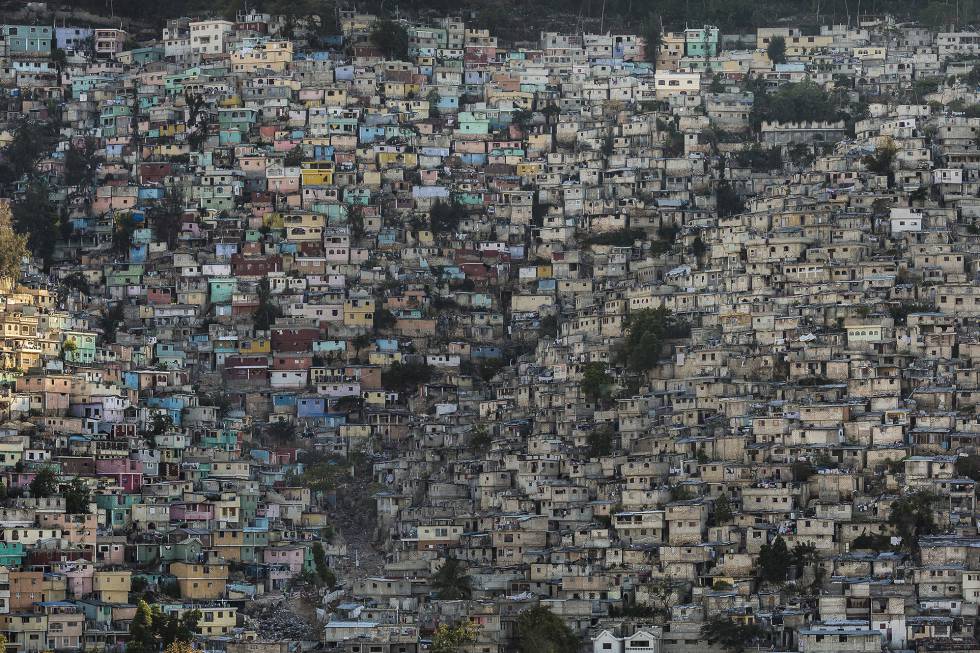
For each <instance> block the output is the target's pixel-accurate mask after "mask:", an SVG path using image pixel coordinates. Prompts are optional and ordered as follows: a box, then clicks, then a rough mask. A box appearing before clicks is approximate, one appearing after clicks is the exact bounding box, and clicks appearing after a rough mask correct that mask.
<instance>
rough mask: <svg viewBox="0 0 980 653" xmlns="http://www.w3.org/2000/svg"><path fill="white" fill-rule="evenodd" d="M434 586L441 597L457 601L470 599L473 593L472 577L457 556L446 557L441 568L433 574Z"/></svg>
mask: <svg viewBox="0 0 980 653" xmlns="http://www.w3.org/2000/svg"><path fill="white" fill-rule="evenodd" d="M431 582H432V587H433V589H435V591H436V596H437V597H438V598H440V599H444V600H449V601H455V600H459V599H468V598H470V596H471V595H472V594H473V589H472V587H471V584H470V577H469V576H468V575H467V574H466V569H465V568H464V567H463V563H462V562H460V561H459V560H457V559H456V558H452V557H449V558H446V561H445V562H444V563H442V566H441V567H439V570H438V571H436V573H435V574H433V576H432V581H431Z"/></svg>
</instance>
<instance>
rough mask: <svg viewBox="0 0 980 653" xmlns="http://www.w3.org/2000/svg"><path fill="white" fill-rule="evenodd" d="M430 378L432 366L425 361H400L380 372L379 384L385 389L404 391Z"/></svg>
mask: <svg viewBox="0 0 980 653" xmlns="http://www.w3.org/2000/svg"><path fill="white" fill-rule="evenodd" d="M431 378H432V367H430V366H429V365H427V364H426V363H415V362H408V363H402V362H400V361H398V362H395V363H392V365H391V367H389V368H388V369H387V370H384V371H383V372H382V373H381V385H382V386H383V387H384V388H385V389H386V390H393V391H396V392H406V391H408V390H413V389H415V388H417V387H418V386H419V385H421V384H423V383H428V382H429V380H430V379H431Z"/></svg>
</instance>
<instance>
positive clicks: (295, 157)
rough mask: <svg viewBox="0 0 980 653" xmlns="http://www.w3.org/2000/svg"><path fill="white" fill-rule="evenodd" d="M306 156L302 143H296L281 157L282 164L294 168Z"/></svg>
mask: <svg viewBox="0 0 980 653" xmlns="http://www.w3.org/2000/svg"><path fill="white" fill-rule="evenodd" d="M305 158H306V153H305V152H304V151H303V146H302V145H297V146H296V147H294V148H293V149H291V150H289V151H288V152H286V157H285V158H284V159H283V164H284V165H286V166H288V167H291V168H295V167H297V166H299V165H300V164H301V163H303V160H304V159H305Z"/></svg>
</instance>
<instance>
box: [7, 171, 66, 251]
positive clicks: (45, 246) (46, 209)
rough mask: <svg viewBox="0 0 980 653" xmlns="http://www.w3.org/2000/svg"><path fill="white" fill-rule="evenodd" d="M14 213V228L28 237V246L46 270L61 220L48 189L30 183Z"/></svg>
mask: <svg viewBox="0 0 980 653" xmlns="http://www.w3.org/2000/svg"><path fill="white" fill-rule="evenodd" d="M13 211H14V227H15V228H16V229H17V231H19V232H20V233H22V234H27V246H28V247H29V248H30V250H31V251H32V252H33V253H34V254H35V255H36V256H37V257H39V258H40V259H42V260H43V261H44V265H45V267H47V266H48V265H49V264H50V263H51V258H52V257H53V256H54V248H55V244H56V243H57V242H58V236H59V234H60V218H59V215H58V211H57V209H56V208H55V205H54V203H53V202H52V201H51V198H50V196H49V193H48V187H47V185H46V184H44V183H43V182H33V183H31V184H30V185H29V186H28V188H27V191H26V192H25V193H24V195H23V197H22V198H21V199H20V201H18V202H17V203H16V204H14V207H13Z"/></svg>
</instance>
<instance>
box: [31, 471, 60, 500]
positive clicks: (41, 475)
mask: <svg viewBox="0 0 980 653" xmlns="http://www.w3.org/2000/svg"><path fill="white" fill-rule="evenodd" d="M30 490H31V496H32V497H34V498H35V499H44V498H46V497H50V496H51V495H53V494H54V493H55V492H57V491H58V476H57V474H55V471H54V469H52V468H51V467H42V468H41V469H39V470H38V471H37V473H36V474H35V475H34V478H33V479H32V480H31V484H30Z"/></svg>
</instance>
